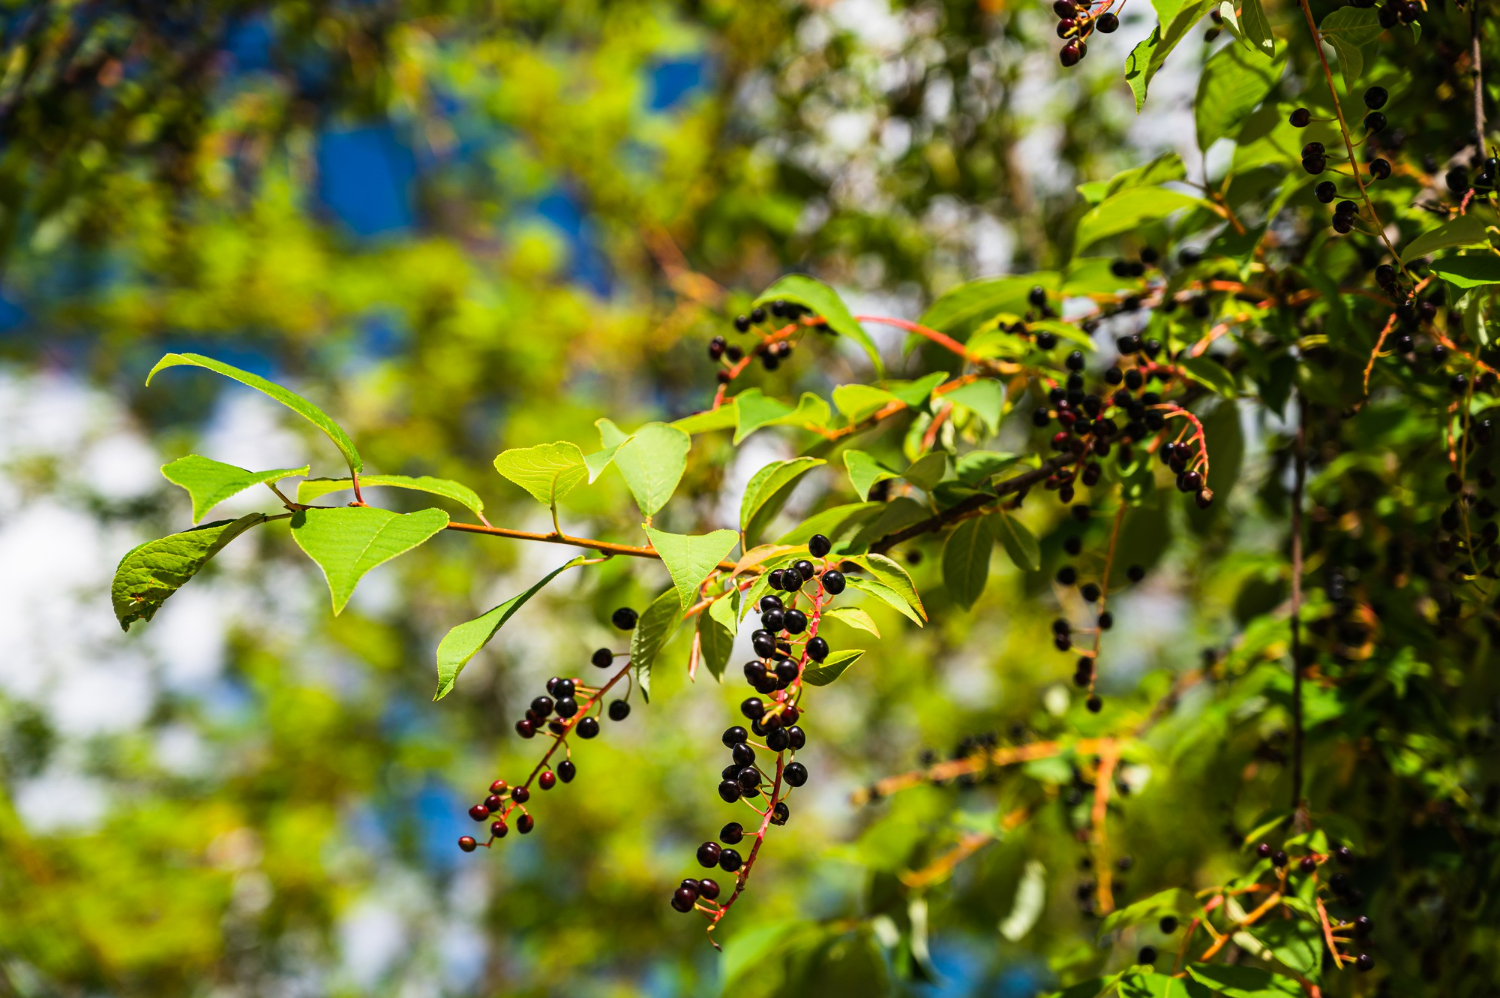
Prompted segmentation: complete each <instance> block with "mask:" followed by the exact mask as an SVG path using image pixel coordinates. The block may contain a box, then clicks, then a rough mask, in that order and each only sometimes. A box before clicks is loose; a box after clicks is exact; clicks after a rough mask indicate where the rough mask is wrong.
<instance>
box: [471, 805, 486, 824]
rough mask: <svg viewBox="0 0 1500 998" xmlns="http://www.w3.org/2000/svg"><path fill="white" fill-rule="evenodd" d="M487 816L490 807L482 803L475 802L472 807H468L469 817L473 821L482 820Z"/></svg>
mask: <svg viewBox="0 0 1500 998" xmlns="http://www.w3.org/2000/svg"><path fill="white" fill-rule="evenodd" d="M489 816H490V809H489V808H487V807H485V806H484V805H483V804H475V805H474V806H473V807H471V808H469V817H471V818H473V819H474V820H475V821H483V820H484V819H486V818H488V817H489Z"/></svg>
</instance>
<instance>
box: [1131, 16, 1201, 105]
mask: <svg viewBox="0 0 1500 998" xmlns="http://www.w3.org/2000/svg"><path fill="white" fill-rule="evenodd" d="M1217 4H1218V0H1189V2H1186V3H1183V2H1182V0H1156V2H1155V3H1154V4H1153V5H1152V6H1154V7H1155V8H1156V14H1157V17H1158V18H1159V22H1158V23H1157V25H1156V27H1155V28H1152V29H1151V34H1150V35H1149V36H1147V37H1146V39H1145V40H1143V41H1142V42H1141V43H1140V44H1138V45H1137V46H1136V47H1135V48H1133V49H1131V51H1130V55H1129V56H1127V57H1126V59H1125V82H1126V83H1128V84H1129V85H1130V89H1131V92H1132V93H1134V94H1135V111H1136V113H1137V114H1139V113H1140V111H1141V107H1142V106H1143V105H1144V104H1145V103H1146V90H1147V88H1148V87H1149V86H1150V85H1151V80H1152V79H1153V78H1154V77H1155V76H1156V72H1157V70H1159V69H1161V67H1162V64H1163V63H1164V62H1166V61H1167V56H1169V55H1171V53H1172V50H1173V49H1174V48H1176V47H1177V43H1178V42H1180V41H1182V39H1183V37H1184V36H1185V35H1186V34H1187V33H1188V32H1189V31H1191V30H1193V26H1194V25H1195V24H1197V23H1198V22H1199V21H1200V20H1202V19H1203V16H1204V15H1205V14H1207V13H1208V12H1209V11H1210V10H1212V9H1213V8H1214V7H1215V6H1216V5H1217Z"/></svg>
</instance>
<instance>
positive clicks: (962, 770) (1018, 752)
mask: <svg viewBox="0 0 1500 998" xmlns="http://www.w3.org/2000/svg"><path fill="white" fill-rule="evenodd" d="M1113 744H1114V739H1113V738H1081V739H1079V740H1078V741H1076V742H1061V741H1051V742H1032V743H1031V744H1030V745H1015V746H1009V747H1006V748H997V749H994V750H993V751H991V752H988V753H985V754H976V755H970V756H965V757H964V758H962V759H953V760H951V761H949V762H940V763H938V764H937V765H936V766H929V767H927V768H926V769H914V770H912V771H911V772H909V773H901V774H899V775H897V776H887V777H886V778H885V779H883V780H880V781H878V782H876V783H875V784H873V785H871V786H869V787H861V788H860V789H859V790H856V791H854V793H852V794H850V795H849V802H850V803H851V804H853V805H855V806H856V807H857V806H859V805H860V804H866V803H869V802H870V801H872V800H875V799H877V798H880V797H889V796H890V795H891V794H893V793H897V792H898V791H901V790H906V789H908V788H910V787H915V786H918V785H919V784H922V783H936V782H940V781H942V780H951V779H954V778H956V777H959V776H968V775H969V774H971V773H977V772H979V771H980V770H982V769H989V768H990V767H991V766H1014V765H1015V764H1016V763H1018V762H1031V761H1033V760H1035V759H1050V758H1052V757H1053V756H1059V755H1062V754H1063V753H1064V752H1079V753H1084V754H1088V753H1099V754H1102V753H1103V752H1104V747H1105V746H1107V745H1113Z"/></svg>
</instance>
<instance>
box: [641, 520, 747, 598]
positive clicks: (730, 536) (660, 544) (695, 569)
mask: <svg viewBox="0 0 1500 998" xmlns="http://www.w3.org/2000/svg"><path fill="white" fill-rule="evenodd" d="M646 536H647V537H650V538H651V546H652V547H654V548H656V553H657V554H659V555H661V561H662V564H663V565H666V566H667V573H668V574H669V575H671V576H672V584H673V585H674V586H676V587H677V595H678V597H679V598H680V599H681V600H682V609H683V610H686V609H687V608H688V607H690V606H692V605H693V604H694V603H696V602H698V587H699V586H701V585H702V584H703V580H704V579H706V578H708V573H709V572H712V571H713V570H714V569H715V568H717V567H718V564H719V562H721V561H723V560H724V558H725V556H726V555H728V554H729V552H730V551H732V550H734V546H735V544H737V543H739V539H740V537H739V534H736V533H735V532H734V531H733V530H715V531H713V532H712V533H709V534H702V535H695V534H669V533H667V532H666V531H665V530H657V529H655V528H654V527H647V528H646Z"/></svg>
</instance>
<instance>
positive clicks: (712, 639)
mask: <svg viewBox="0 0 1500 998" xmlns="http://www.w3.org/2000/svg"><path fill="white" fill-rule="evenodd" d="M731 533H733V531H731ZM739 596H740V591H739V590H738V589H734V590H731V591H730V593H729V595H727V596H721V597H719V598H718V599H716V600H714V601H713V602H712V603H710V604H709V605H708V609H707V610H706V611H705V612H703V613H700V614H699V615H698V649H699V652H700V653H701V654H702V656H703V664H704V665H705V666H707V667H708V671H709V673H710V674H711V675H712V676H713V677H714V678H715V679H722V678H723V676H724V668H725V667H726V666H727V665H729V656H730V655H731V654H732V653H733V652H734V635H735V632H736V630H738V626H739V613H738V612H737V609H736V603H737V601H738V600H739Z"/></svg>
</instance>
